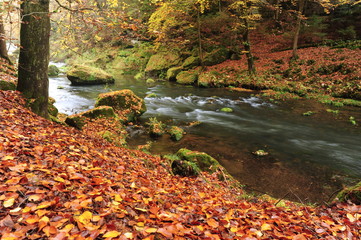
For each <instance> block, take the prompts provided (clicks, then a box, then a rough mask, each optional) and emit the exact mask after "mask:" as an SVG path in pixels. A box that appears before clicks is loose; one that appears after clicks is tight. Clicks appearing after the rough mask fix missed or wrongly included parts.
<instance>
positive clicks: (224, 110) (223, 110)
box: [220, 107, 233, 113]
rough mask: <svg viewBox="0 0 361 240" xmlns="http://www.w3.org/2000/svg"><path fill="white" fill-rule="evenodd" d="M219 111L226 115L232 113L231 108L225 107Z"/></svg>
mask: <svg viewBox="0 0 361 240" xmlns="http://www.w3.org/2000/svg"><path fill="white" fill-rule="evenodd" d="M220 111H221V112H226V113H231V112H233V109H232V108H228V107H225V108H221V110H220Z"/></svg>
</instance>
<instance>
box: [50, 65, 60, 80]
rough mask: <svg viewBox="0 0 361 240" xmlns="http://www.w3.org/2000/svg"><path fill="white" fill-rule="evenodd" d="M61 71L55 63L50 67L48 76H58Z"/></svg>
mask: <svg viewBox="0 0 361 240" xmlns="http://www.w3.org/2000/svg"><path fill="white" fill-rule="evenodd" d="M59 73H60V70H59V68H58V67H57V66H55V65H50V66H49V68H48V76H49V77H56V76H58V75H59Z"/></svg>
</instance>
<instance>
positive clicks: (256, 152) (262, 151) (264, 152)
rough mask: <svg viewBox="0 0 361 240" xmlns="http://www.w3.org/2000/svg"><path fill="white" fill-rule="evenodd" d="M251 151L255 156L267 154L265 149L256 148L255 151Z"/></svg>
mask: <svg viewBox="0 0 361 240" xmlns="http://www.w3.org/2000/svg"><path fill="white" fill-rule="evenodd" d="M252 153H253V155H256V156H259V157H263V156H267V155H269V153H268V152H266V151H265V150H262V149H260V150H257V151H255V152H252Z"/></svg>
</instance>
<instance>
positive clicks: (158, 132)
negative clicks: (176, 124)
mask: <svg viewBox="0 0 361 240" xmlns="http://www.w3.org/2000/svg"><path fill="white" fill-rule="evenodd" d="M147 125H148V126H149V134H150V136H151V137H160V136H162V135H163V134H164V133H165V124H163V123H162V122H161V121H158V120H157V119H156V118H150V119H149V122H147Z"/></svg>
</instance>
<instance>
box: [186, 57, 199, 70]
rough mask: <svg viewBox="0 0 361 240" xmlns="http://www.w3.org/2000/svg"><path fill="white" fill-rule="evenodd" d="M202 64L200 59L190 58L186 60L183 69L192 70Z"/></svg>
mask: <svg viewBox="0 0 361 240" xmlns="http://www.w3.org/2000/svg"><path fill="white" fill-rule="evenodd" d="M200 64H201V59H200V58H199V57H194V56H190V57H188V58H186V60H184V62H183V65H182V67H183V69H192V68H195V67H197V66H199V65H200Z"/></svg>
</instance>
